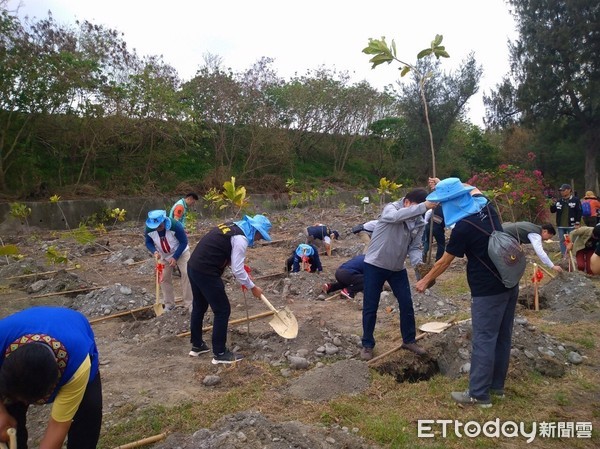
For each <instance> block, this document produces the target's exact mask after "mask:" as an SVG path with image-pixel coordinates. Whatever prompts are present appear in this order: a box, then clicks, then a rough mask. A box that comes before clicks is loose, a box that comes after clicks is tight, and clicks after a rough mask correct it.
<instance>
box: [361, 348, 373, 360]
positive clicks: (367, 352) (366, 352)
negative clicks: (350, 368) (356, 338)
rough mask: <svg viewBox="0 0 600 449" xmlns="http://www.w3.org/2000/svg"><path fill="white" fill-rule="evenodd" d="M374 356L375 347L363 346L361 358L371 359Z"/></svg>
mask: <svg viewBox="0 0 600 449" xmlns="http://www.w3.org/2000/svg"><path fill="white" fill-rule="evenodd" d="M372 358H373V348H362V349H361V350H360V359H361V360H371V359H372Z"/></svg>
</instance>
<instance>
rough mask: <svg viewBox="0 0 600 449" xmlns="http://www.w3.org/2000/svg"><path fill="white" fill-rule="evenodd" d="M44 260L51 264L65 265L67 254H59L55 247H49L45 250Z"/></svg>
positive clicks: (67, 260)
mask: <svg viewBox="0 0 600 449" xmlns="http://www.w3.org/2000/svg"><path fill="white" fill-rule="evenodd" d="M46 259H48V262H49V263H51V264H53V265H54V264H59V263H60V264H67V263H68V262H69V259H68V258H67V252H66V251H64V252H61V251H59V250H58V248H56V246H50V247H48V249H47V250H46Z"/></svg>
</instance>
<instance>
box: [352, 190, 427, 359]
mask: <svg viewBox="0 0 600 449" xmlns="http://www.w3.org/2000/svg"><path fill="white" fill-rule="evenodd" d="M426 196H427V191H426V190H425V189H414V190H411V191H410V192H408V193H407V194H406V196H405V197H404V198H402V199H400V200H399V201H395V202H393V203H389V204H387V205H386V206H385V207H384V208H383V212H382V213H381V216H380V217H379V219H378V221H377V224H376V225H375V230H374V231H373V236H372V237H371V243H370V245H369V249H368V250H367V254H366V256H365V266H364V292H363V295H364V299H363V316H362V324H363V337H362V346H363V348H362V350H361V353H360V356H361V358H362V359H363V360H370V359H372V358H373V348H374V347H375V338H374V336H373V332H374V330H375V323H376V322H377V309H378V308H379V296H380V294H381V290H382V289H383V284H384V283H385V282H386V281H387V282H388V283H389V284H390V287H391V288H392V291H393V292H394V296H396V298H397V299H398V306H399V309H400V332H401V333H402V341H403V344H402V347H403V348H404V349H408V350H409V351H412V352H414V353H415V354H418V355H423V354H425V350H424V349H423V348H421V347H419V346H418V345H417V343H416V340H415V336H416V325H415V313H414V309H413V304H412V297H411V293H410V285H409V283H408V274H407V272H406V268H405V266H404V261H405V259H406V257H407V256H409V257H410V262H411V264H412V265H413V266H416V265H418V264H419V263H422V259H421V256H422V254H421V251H422V250H421V239H422V236H423V230H424V229H425V220H424V219H423V215H424V214H425V212H426V211H427V209H432V208H433V207H435V206H436V205H437V203H432V202H430V201H425V197H426Z"/></svg>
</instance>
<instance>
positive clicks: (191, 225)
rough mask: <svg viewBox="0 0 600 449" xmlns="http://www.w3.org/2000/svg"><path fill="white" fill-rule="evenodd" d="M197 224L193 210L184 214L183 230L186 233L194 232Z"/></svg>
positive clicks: (196, 216)
mask: <svg viewBox="0 0 600 449" xmlns="http://www.w3.org/2000/svg"><path fill="white" fill-rule="evenodd" d="M197 222H198V213H197V212H194V211H193V210H189V211H187V213H186V214H185V230H186V231H187V232H190V233H191V232H194V231H195V230H196V223H197Z"/></svg>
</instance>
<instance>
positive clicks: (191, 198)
mask: <svg viewBox="0 0 600 449" xmlns="http://www.w3.org/2000/svg"><path fill="white" fill-rule="evenodd" d="M196 201H198V195H197V194H196V193H194V192H190V193H188V194H187V195H186V196H185V197H183V198H181V199H180V200H178V201H177V202H176V203H175V204H173V207H171V212H169V218H170V219H171V220H174V221H178V222H180V223H181V224H182V225H183V228H184V229H185V217H186V215H187V212H188V210H189V208H190V207H192V206H193V205H194V204H196Z"/></svg>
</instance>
